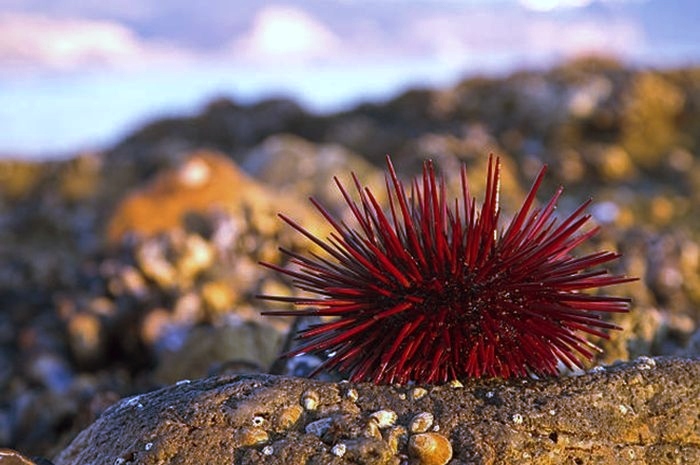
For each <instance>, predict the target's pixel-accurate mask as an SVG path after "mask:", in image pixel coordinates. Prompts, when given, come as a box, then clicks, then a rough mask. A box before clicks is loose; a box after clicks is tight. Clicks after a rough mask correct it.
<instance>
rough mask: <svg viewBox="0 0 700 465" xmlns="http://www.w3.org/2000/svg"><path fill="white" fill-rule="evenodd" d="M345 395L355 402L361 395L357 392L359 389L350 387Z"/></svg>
mask: <svg viewBox="0 0 700 465" xmlns="http://www.w3.org/2000/svg"><path fill="white" fill-rule="evenodd" d="M345 397H346V398H348V399H350V401H351V402H355V401H356V400H357V398H358V397H359V394H358V393H357V389H354V388H351V389H348V391H347V392H346V393H345Z"/></svg>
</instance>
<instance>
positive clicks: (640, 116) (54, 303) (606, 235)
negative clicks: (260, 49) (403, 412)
mask: <svg viewBox="0 0 700 465" xmlns="http://www.w3.org/2000/svg"><path fill="white" fill-rule="evenodd" d="M698 73H700V70H698V69H697V68H688V69H678V70H659V71H655V70H633V69H629V68H626V67H625V66H623V65H621V64H620V63H616V62H615V61H612V60H608V59H600V58H588V59H581V60H577V61H574V62H570V63H565V64H562V65H561V66H556V67H554V68H552V69H549V70H545V71H523V72H519V73H515V74H513V75H511V76H506V77H502V78H471V79H466V80H464V81H463V82H461V83H459V84H457V85H455V86H452V87H449V88H443V89H434V90H428V89H423V90H412V91H408V92H406V93H404V94H402V95H399V96H397V97H395V98H393V99H391V100H388V101H387V102H384V103H371V104H370V103H368V104H362V105H359V106H358V107H356V108H353V109H350V110H348V111H344V112H340V113H336V114H331V115H311V114H309V113H308V112H306V111H305V110H304V109H303V108H301V107H300V106H298V105H297V104H295V103H293V102H290V101H286V100H271V101H266V102H260V103H257V104H253V105H240V104H238V103H236V102H232V101H229V100H226V99H220V100H217V101H215V102H212V103H211V104H210V105H208V106H207V107H206V108H204V109H203V111H202V112H201V113H200V114H199V115H195V116H192V117H187V118H171V119H167V120H160V121H155V122H153V123H151V124H148V125H147V126H145V127H144V128H142V129H140V130H138V131H136V132H134V133H133V134H131V135H130V136H128V137H127V138H125V139H124V140H123V141H122V142H120V143H119V144H117V145H115V146H114V147H111V148H107V149H105V150H104V151H102V152H91V153H79V154H76V156H75V157H74V158H71V159H67V160H61V161H53V162H45V163H40V162H26V161H16V160H3V161H0V447H11V448H14V449H18V450H20V451H22V452H23V453H25V454H26V455H27V456H46V457H53V456H55V455H56V454H57V453H58V452H60V450H62V449H63V447H65V446H66V445H67V444H68V443H69V442H70V441H71V440H72V439H73V438H74V437H75V436H76V435H77V434H78V432H79V431H81V430H82V429H83V428H85V427H87V426H88V425H90V424H91V423H92V422H93V421H94V420H95V418H97V416H99V415H100V413H102V412H103V411H104V410H105V409H106V408H107V407H109V406H110V405H111V404H113V403H114V402H116V401H117V400H118V399H119V398H122V397H125V396H132V395H137V394H139V393H143V392H147V391H151V390H153V389H156V388H159V387H162V386H164V385H167V384H169V383H173V382H175V381H177V380H179V379H182V378H189V379H194V378H198V377H202V376H209V375H215V374H240V373H267V372H272V373H275V374H283V375H291V374H295V375H299V376H303V375H305V374H306V373H308V372H309V371H310V369H311V368H312V367H313V366H314V365H315V364H317V363H319V361H318V360H317V359H314V358H312V357H305V358H301V359H293V360H291V361H290V363H272V360H273V359H274V358H275V355H276V353H277V352H278V351H279V350H281V348H282V347H283V346H285V345H289V344H291V343H292V342H291V341H289V339H288V336H289V333H288V332H289V328H290V327H291V326H292V325H293V324H295V325H302V326H303V325H306V324H308V323H309V322H308V321H299V322H292V321H289V320H284V319H279V320H275V319H270V318H267V319H262V318H260V316H259V313H260V311H261V310H264V309H266V307H265V305H266V304H265V302H262V301H260V300H258V299H256V298H255V295H256V294H259V293H263V294H278V295H280V294H284V293H290V292H293V291H292V290H291V289H290V287H289V283H287V282H284V281H280V280H279V279H278V278H277V276H274V274H273V273H268V272H267V271H266V270H265V269H264V268H262V267H260V266H258V265H257V262H258V261H259V260H265V261H271V262H274V263H279V264H280V265H282V266H284V264H285V263H284V261H283V258H282V257H280V255H279V254H278V251H277V247H278V246H280V245H282V246H284V247H288V248H292V249H294V250H296V249H300V248H301V247H306V246H307V245H306V243H305V241H303V238H300V237H298V235H297V234H294V233H293V231H291V230H290V228H287V227H285V226H284V224H283V223H282V222H281V221H279V220H278V219H277V218H276V214H277V212H284V213H286V214H288V215H289V216H292V217H294V218H295V219H297V220H299V221H300V222H301V223H303V224H304V225H305V226H307V227H309V228H312V229H313V228H317V227H318V228H319V230H317V231H316V232H319V233H320V235H323V231H322V230H321V229H320V228H323V226H322V225H321V223H319V219H320V217H319V215H318V214H317V213H316V212H314V211H313V209H312V208H310V207H309V203H308V202H307V200H306V198H307V197H308V196H313V197H315V198H317V199H319V200H320V201H321V202H322V203H323V204H324V205H326V206H327V207H328V208H329V209H331V210H333V212H334V213H335V214H337V215H339V216H342V215H347V212H346V211H344V210H342V209H343V208H344V207H343V202H342V200H341V198H340V196H339V195H338V193H337V191H336V187H335V185H334V183H333V180H332V177H333V176H334V175H337V176H339V178H340V179H341V181H343V183H345V184H348V182H349V171H350V170H353V171H355V172H356V173H357V174H358V176H359V177H360V178H361V179H362V182H363V183H365V184H369V185H371V186H373V189H374V192H375V193H377V194H379V195H380V196H381V193H382V190H383V179H382V175H381V170H382V168H383V164H384V157H385V155H386V154H390V155H391V156H392V159H393V160H394V164H395V165H396V167H397V169H398V170H399V174H400V175H402V176H404V177H409V176H412V175H414V174H416V173H417V171H418V170H419V169H420V166H421V163H422V160H423V158H425V157H431V158H434V159H435V161H436V164H437V165H438V167H439V168H440V169H441V170H443V171H444V172H446V173H451V172H454V171H455V168H456V167H458V166H459V164H460V163H462V162H466V163H467V164H468V166H469V170H470V173H474V174H475V175H474V176H473V177H472V179H471V181H472V183H473V185H472V187H473V189H474V192H480V191H481V190H482V189H483V186H480V185H479V182H481V180H482V179H483V176H481V175H482V174H483V172H484V170H485V167H484V163H485V160H486V159H487V155H488V153H489V152H491V151H493V152H495V153H497V154H498V155H500V156H501V158H502V161H503V164H504V166H503V175H502V177H503V192H502V196H501V202H502V205H503V209H504V218H505V217H506V216H507V215H508V214H510V213H512V210H513V209H514V208H516V207H517V206H518V204H519V202H521V201H522V196H523V193H524V192H526V191H527V189H528V187H529V184H530V183H531V182H532V178H533V176H534V173H535V172H536V170H538V169H539V168H540V166H541V164H542V163H547V164H548V165H549V171H548V174H547V177H546V179H545V184H544V185H543V186H542V192H541V194H542V198H546V197H548V196H549V195H551V193H552V192H553V191H554V189H555V188H556V186H557V185H558V184H563V185H564V186H565V187H566V189H565V192H564V195H563V197H562V199H561V202H560V206H559V208H560V210H561V211H562V213H564V214H565V213H567V212H571V211H572V210H573V209H574V208H576V206H578V204H580V203H581V202H582V201H584V200H585V199H587V198H589V197H593V198H594V203H593V204H592V205H591V208H590V211H591V213H592V214H593V216H594V221H595V222H597V223H598V224H600V225H601V226H602V227H603V228H602V231H601V233H600V234H599V235H598V236H597V237H596V239H595V241H593V243H592V244H591V246H593V247H595V248H599V249H610V250H619V251H620V252H622V253H623V258H622V259H621V260H620V262H619V263H618V264H617V265H616V269H614V270H611V271H613V272H615V273H624V274H628V275H631V276H638V277H640V278H641V279H640V281H639V282H637V283H631V284H628V285H624V286H618V287H617V288H615V289H614V290H612V291H613V292H615V293H616V294H617V295H623V296H629V297H631V298H632V299H633V301H634V305H633V307H632V311H631V312H630V313H627V314H619V315H615V316H614V318H613V320H614V322H615V323H616V324H618V325H619V326H621V327H623V328H624V330H623V331H619V332H614V333H612V334H611V339H610V340H609V341H595V342H596V343H597V344H599V345H601V346H602V347H603V348H604V352H603V353H602V354H599V355H597V356H596V358H595V359H594V360H593V361H592V362H591V364H590V365H589V366H591V367H592V366H595V365H597V364H601V363H612V362H615V361H616V360H630V359H634V358H635V357H637V356H640V355H645V356H657V355H682V356H686V357H693V356H698V355H700V342H699V341H700V337H699V336H698V335H699V334H700V325H699V324H698V323H699V322H700V278H699V277H700V219H699V218H700V217H698V215H696V214H694V212H696V211H699V210H700V157H699V156H698V153H700V152H699V150H700V84H699V83H700V79H699V78H698V76H700V75H699V74H698ZM375 186H376V187H375ZM323 376H324V378H323V379H325V380H330V381H337V380H338V379H339V378H338V376H337V374H334V373H330V374H324V375H323ZM679 402H680V401H679ZM421 438H422V439H416V440H414V441H413V444H414V446H415V444H416V442H417V443H419V444H421V443H422V442H425V443H426V444H429V443H434V442H435V441H433V439H435V438H431V437H421ZM436 441H439V439H437V440H436ZM406 447H408V445H407V446H406ZM341 449H342V447H339V448H338V449H337V451H340V450H341Z"/></svg>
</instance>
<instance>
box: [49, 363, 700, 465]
mask: <svg viewBox="0 0 700 465" xmlns="http://www.w3.org/2000/svg"><path fill="white" fill-rule="evenodd" d="M698 379H700V360H697V359H696V360H688V359H672V358H657V359H651V358H641V359H638V360H636V361H634V362H631V363H624V364H619V365H615V366H611V367H608V368H604V369H595V370H593V371H591V372H589V373H586V374H582V375H581V376H576V377H565V378H562V379H555V380H533V379H527V380H515V381H512V382H507V383H503V382H498V381H471V382H468V383H465V384H464V385H461V384H459V383H451V384H447V385H444V386H390V387H386V386H384V387H382V386H374V385H371V384H353V383H347V382H341V383H329V382H319V381H313V380H308V379H300V378H287V377H275V376H270V375H254V376H253V375H251V376H223V377H214V378H208V379H203V380H198V381H191V382H190V381H184V380H183V381H180V382H179V383H177V384H175V385H174V386H170V387H168V388H165V389H161V390H158V391H154V392H150V393H147V394H141V395H138V396H134V397H130V398H128V399H124V400H122V401H120V402H119V403H117V404H115V405H114V406H112V407H110V408H109V409H108V410H107V411H106V412H105V413H104V414H103V415H102V416H101V417H100V418H99V419H98V420H97V421H96V422H95V423H94V424H93V425H92V426H91V427H90V428H88V429H86V430H85V431H83V432H82V433H80V435H79V436H78V437H77V438H76V439H75V440H74V441H73V443H72V444H71V445H70V446H68V448H66V449H65V450H64V451H63V452H62V453H61V454H60V455H59V456H58V457H57V458H56V461H55V462H56V464H57V465H69V464H70V465H80V464H93V465H101V464H104V465H112V464H114V463H121V464H128V463H138V464H171V465H174V464H201V463H238V464H280V465H286V464H292V463H309V464H319V465H321V464H337V465H339V464H367V465H370V464H371V465H381V464H396V465H399V464H402V463H412V464H424V465H444V464H446V463H450V464H453V465H458V464H465V465H466V464H473V465H477V464H479V465H487V464H490V465H495V464H509V463H521V464H534V463H537V464H572V463H574V464H655V465H662V464H676V463H686V464H691V463H699V462H700V383H698V382H697V381H698Z"/></svg>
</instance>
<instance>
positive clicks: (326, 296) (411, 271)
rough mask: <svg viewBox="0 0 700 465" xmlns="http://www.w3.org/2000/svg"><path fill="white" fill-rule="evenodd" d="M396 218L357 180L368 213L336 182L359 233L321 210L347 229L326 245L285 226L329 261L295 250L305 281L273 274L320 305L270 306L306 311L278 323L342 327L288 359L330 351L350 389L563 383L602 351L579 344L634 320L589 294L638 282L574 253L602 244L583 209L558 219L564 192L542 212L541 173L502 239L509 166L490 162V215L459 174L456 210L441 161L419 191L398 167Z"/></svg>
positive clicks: (391, 177) (426, 171) (429, 168)
mask: <svg viewBox="0 0 700 465" xmlns="http://www.w3.org/2000/svg"><path fill="white" fill-rule="evenodd" d="M387 165H388V169H389V172H388V176H387V177H386V185H387V193H388V197H389V208H388V210H387V212H386V213H385V211H384V210H383V209H382V207H381V206H380V205H379V203H378V202H377V200H376V198H375V197H374V196H373V195H372V193H371V192H370V190H369V189H367V188H363V187H362V186H361V185H360V183H359V181H358V179H357V177H356V176H355V175H354V174H353V181H354V183H355V186H356V188H357V195H358V196H359V204H358V203H357V202H356V201H354V200H353V199H352V198H351V197H350V195H349V194H348V192H347V190H346V189H345V188H344V187H343V185H342V184H341V183H340V182H339V181H338V179H337V178H335V182H336V184H337V185H338V188H339V189H340V192H341V194H342V195H343V197H344V199H345V201H346V202H347V204H348V206H349V207H350V210H351V211H352V213H353V215H354V218H355V220H356V221H357V224H358V226H359V227H358V229H352V228H351V227H349V226H348V225H347V224H346V223H344V222H342V221H339V220H337V219H336V218H334V217H333V216H332V215H331V214H330V213H329V212H328V211H327V210H326V209H325V208H323V207H322V206H321V205H320V204H319V203H318V202H317V201H315V200H314V199H311V202H312V203H313V204H314V205H315V206H316V208H317V209H318V210H319V211H320V212H321V214H323V216H324V217H325V219H326V220H327V221H328V222H329V223H330V224H331V225H332V227H333V228H334V229H335V231H334V232H333V233H331V234H330V236H329V237H328V239H327V240H326V241H323V240H321V239H319V238H318V237H316V236H314V235H313V234H311V233H310V232H308V231H307V230H306V229H304V228H303V227H302V226H300V225H299V224H297V223H296V222H294V221H293V220H291V219H290V218H288V217H286V216H284V215H280V217H281V218H282V219H283V220H284V221H286V222H287V223H289V224H290V225H291V226H292V227H293V228H295V229H296V230H297V231H299V232H300V233H302V234H303V235H305V236H306V237H307V238H308V239H309V240H311V241H312V242H313V243H315V244H316V245H317V246H318V247H320V248H321V249H322V250H323V251H324V252H325V253H326V254H327V255H328V257H322V256H320V255H318V254H314V253H311V254H310V255H309V256H305V255H301V254H297V253H295V252H291V251H288V250H282V252H283V253H285V254H287V255H288V256H290V257H291V263H292V264H293V266H294V268H293V269H288V268H282V267H279V266H276V265H271V264H265V263H263V265H264V266H267V267H269V268H271V269H273V270H276V271H278V272H280V273H283V274H285V275H288V276H290V277H292V278H293V283H294V285H295V286H296V287H297V288H299V289H302V290H304V291H309V292H311V293H313V294H315V295H317V297H313V298H301V297H299V298H295V297H279V296H260V297H261V298H264V299H269V300H277V301H283V302H292V303H294V304H296V305H299V306H302V307H304V308H302V309H301V310H291V311H287V310H285V311H273V312H266V314H275V315H316V316H332V317H335V318H333V319H332V321H328V322H324V323H321V324H318V325H315V326H312V327H310V328H309V329H306V330H305V331H302V332H301V333H300V334H299V336H298V337H299V338H300V339H302V340H303V341H305V342H304V343H303V344H302V345H301V346H300V347H299V348H296V349H294V350H293V351H291V352H290V353H288V354H286V355H288V356H294V355H298V354H301V353H309V352H313V353H325V354H326V355H327V358H326V360H325V361H324V363H323V364H322V365H321V367H319V368H320V369H336V370H338V371H339V372H341V373H343V374H345V375H347V376H349V378H350V379H351V380H352V381H372V382H374V383H395V382H397V383H406V382H408V381H416V382H419V383H439V382H445V381H448V380H452V379H459V378H465V377H482V376H490V377H501V378H509V377H512V376H526V375H528V373H533V374H536V375H556V374H558V372H559V370H558V363H559V362H562V363H563V364H564V365H566V366H567V367H569V368H572V369H573V368H574V367H582V363H581V361H580V358H581V357H585V358H586V359H590V358H591V357H592V356H593V353H592V351H593V350H600V349H599V348H598V347H596V346H595V345H594V344H592V343H590V342H589V341H587V340H586V339H584V338H583V336H582V335H581V334H580V333H589V334H593V335H597V336H601V337H607V335H606V334H605V333H604V332H603V330H607V329H619V328H618V327H616V326H615V325H613V324H610V323H608V322H605V321H603V320H602V315H603V314H604V313H609V312H625V311H627V309H628V306H629V299H626V298H621V297H611V296H603V295H593V294H590V293H582V292H581V291H583V290H586V289H593V288H598V287H603V286H610V285H613V284H619V283H624V282H627V281H631V280H632V279H633V278H627V277H624V276H616V275H611V274H609V273H608V272H607V271H605V270H602V269H594V268H595V267H598V266H599V265H601V264H603V263H607V262H610V261H612V260H615V259H616V258H618V257H619V254H617V253H613V252H596V253H592V254H590V255H585V256H583V257H575V256H573V255H572V254H571V252H572V251H573V250H574V249H575V248H576V247H577V246H579V245H580V244H581V243H582V242H584V241H586V240H587V239H589V238H590V237H591V236H593V235H594V234H596V232H597V230H598V228H593V229H590V230H588V231H586V232H580V229H581V227H582V226H583V225H584V224H585V223H586V222H587V221H588V220H589V218H590V215H584V213H583V212H584V210H585V209H586V207H587V206H588V205H589V203H590V201H588V202H585V203H584V204H583V205H581V206H580V207H579V208H578V209H576V211H574V212H573V213H572V214H571V215H570V216H569V217H568V218H566V219H565V220H564V221H562V222H558V221H557V219H556V218H555V217H554V216H553V212H554V209H555V205H556V202H557V200H558V199H559V196H560V195H561V192H562V188H559V190H558V191H557V192H556V193H555V194H554V196H553V197H552V199H551V200H549V202H547V204H545V205H544V207H542V208H535V209H532V207H533V203H534V202H535V195H536V193H537V190H538V189H539V187H540V184H541V183H542V179H543V177H544V174H545V170H546V168H545V167H543V168H542V170H541V171H540V173H539V175H538V176H537V178H536V179H535V182H534V184H533V186H532V188H531V189H530V192H529V194H528V195H527V198H526V199H525V202H524V203H523V205H522V207H521V208H520V210H519V211H518V212H517V213H516V214H515V216H514V217H513V219H512V220H511V222H510V224H509V225H508V226H507V227H506V228H505V229H502V228H499V225H498V220H499V214H500V206H499V200H498V197H499V187H500V186H499V182H500V161H499V159H498V158H496V159H495V161H494V159H493V156H491V157H490V158H489V167H488V177H487V183H486V194H485V198H484V202H483V205H482V206H481V209H480V210H479V209H477V207H476V200H475V199H474V198H473V197H471V195H470V193H469V187H468V182H467V171H466V167H465V166H464V165H463V166H462V170H461V178H462V179H461V180H462V192H461V197H462V198H461V199H454V208H451V206H450V205H449V204H448V199H447V194H446V187H445V181H444V180H443V179H441V178H440V177H436V174H435V170H434V167H433V164H432V162H430V161H427V162H425V164H424V167H423V177H422V180H421V179H416V180H415V181H414V182H413V184H412V187H411V189H410V191H409V192H407V191H406V189H405V188H404V185H403V184H402V183H401V181H399V180H398V178H397V175H396V172H395V171H394V167H393V165H392V164H391V160H390V159H389V157H387Z"/></svg>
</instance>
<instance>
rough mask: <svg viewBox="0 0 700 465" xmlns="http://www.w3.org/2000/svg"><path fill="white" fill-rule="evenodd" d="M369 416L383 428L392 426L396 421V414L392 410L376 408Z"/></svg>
mask: <svg viewBox="0 0 700 465" xmlns="http://www.w3.org/2000/svg"><path fill="white" fill-rule="evenodd" d="M369 417H370V418H371V419H373V420H375V421H376V422H377V426H378V427H379V428H380V429H384V428H388V427H389V426H393V425H394V423H396V419H397V418H398V415H396V412H394V411H392V410H377V411H376V412H374V413H372V414H371V415H370V416H369Z"/></svg>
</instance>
